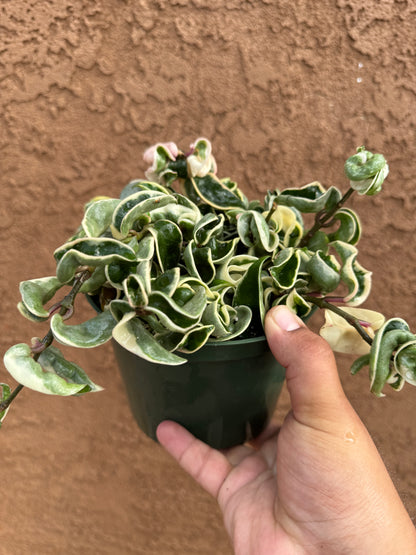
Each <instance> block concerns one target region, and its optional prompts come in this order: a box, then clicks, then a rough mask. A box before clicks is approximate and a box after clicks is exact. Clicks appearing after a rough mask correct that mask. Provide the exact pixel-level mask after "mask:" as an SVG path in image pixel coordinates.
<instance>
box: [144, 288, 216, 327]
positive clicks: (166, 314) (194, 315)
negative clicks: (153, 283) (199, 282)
mask: <svg viewBox="0 0 416 555" xmlns="http://www.w3.org/2000/svg"><path fill="white" fill-rule="evenodd" d="M206 304H207V298H206V295H205V289H204V288H203V287H198V288H196V291H195V292H194V294H193V295H192V297H191V298H190V299H189V300H188V301H187V302H186V303H185V304H184V305H183V306H180V305H178V304H177V303H176V302H175V300H174V299H173V298H171V297H168V296H167V295H165V294H163V293H161V292H160V291H152V292H151V293H150V294H149V301H148V304H147V306H146V311H148V312H151V313H153V314H155V315H156V316H157V317H158V318H159V320H160V322H161V323H162V324H163V325H164V326H165V327H166V329H168V330H170V331H178V332H185V331H188V330H190V329H191V328H192V327H193V326H194V325H195V324H197V323H198V322H199V320H200V319H201V315H202V313H203V311H204V308H205V306H206Z"/></svg>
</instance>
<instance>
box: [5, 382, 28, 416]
mask: <svg viewBox="0 0 416 555" xmlns="http://www.w3.org/2000/svg"><path fill="white" fill-rule="evenodd" d="M23 387H24V386H23V385H22V384H21V383H19V384H18V385H17V386H16V387H15V388H14V389H13V391H12V392H11V393H10V395H9V397H7V399H6V400H4V401H3V402H2V403H0V413H2V412H3V411H4V410H6V409H7V407H8V406H9V405H10V403H11V402H12V401H13V400H14V399H15V398H16V397H17V396H18V395H19V393H20V392H21V391H22V389H23Z"/></svg>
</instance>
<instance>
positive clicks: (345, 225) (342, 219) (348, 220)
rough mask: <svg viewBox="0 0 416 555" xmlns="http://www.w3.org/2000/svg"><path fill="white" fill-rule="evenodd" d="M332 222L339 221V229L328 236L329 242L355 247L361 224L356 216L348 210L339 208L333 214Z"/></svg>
mask: <svg viewBox="0 0 416 555" xmlns="http://www.w3.org/2000/svg"><path fill="white" fill-rule="evenodd" d="M333 219H334V220H338V221H339V227H338V229H337V230H336V231H334V232H333V233H329V234H328V239H329V241H343V242H345V243H349V244H350V245H356V244H357V243H358V241H359V239H360V236H361V223H360V219H359V217H358V215H357V214H356V213H355V212H354V211H353V210H351V209H350V208H341V209H340V210H338V212H337V213H336V214H335V216H334V218H333Z"/></svg>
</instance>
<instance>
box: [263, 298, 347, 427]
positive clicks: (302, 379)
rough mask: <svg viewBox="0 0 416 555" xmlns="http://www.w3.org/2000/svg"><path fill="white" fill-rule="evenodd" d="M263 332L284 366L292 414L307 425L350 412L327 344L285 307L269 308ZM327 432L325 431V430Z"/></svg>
mask: <svg viewBox="0 0 416 555" xmlns="http://www.w3.org/2000/svg"><path fill="white" fill-rule="evenodd" d="M265 332H266V337H267V340H268V343H269V346H270V349H271V351H272V353H273V355H274V356H275V358H276V359H277V361H278V362H279V363H280V364H281V365H282V366H284V367H285V368H286V381H287V388H288V391H289V395H290V400H291V405H292V411H293V414H294V417H295V418H296V419H297V420H298V421H300V422H302V423H303V424H306V425H308V426H317V427H319V428H321V427H322V426H323V425H324V426H325V427H327V425H329V426H330V428H331V429H332V423H334V424H335V423H338V425H339V422H340V417H341V418H342V417H343V416H348V415H351V412H354V411H353V409H352V407H351V405H350V404H349V402H348V400H347V398H346V397H345V394H344V391H343V389H342V386H341V382H340V380H339V376H338V371H337V367H336V362H335V358H334V355H333V352H332V350H331V348H330V346H329V345H328V343H327V342H326V341H325V340H324V339H323V338H322V337H320V336H319V335H316V334H315V333H313V332H312V331H311V330H309V329H308V328H307V327H306V326H305V324H304V323H303V322H302V320H301V319H300V318H298V317H297V316H296V315H295V314H293V313H292V312H291V311H290V310H289V309H288V308H287V307H286V306H277V307H274V308H272V309H271V310H269V312H268V313H267V315H266V320H265ZM328 431H329V430H328Z"/></svg>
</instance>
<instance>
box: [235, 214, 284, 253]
mask: <svg viewBox="0 0 416 555" xmlns="http://www.w3.org/2000/svg"><path fill="white" fill-rule="evenodd" d="M237 231H238V234H239V236H240V239H241V242H242V243H243V244H244V245H245V246H246V247H255V246H258V247H261V248H262V249H263V250H265V251H266V252H272V251H274V250H275V249H276V248H277V245H278V244H279V238H278V236H277V235H276V234H275V233H273V232H272V231H271V230H270V228H269V226H268V224H267V222H266V220H265V218H264V217H263V216H262V215H261V214H260V213H259V212H256V211H254V210H247V211H245V212H243V213H242V214H241V215H240V217H239V218H238V221H237Z"/></svg>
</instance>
